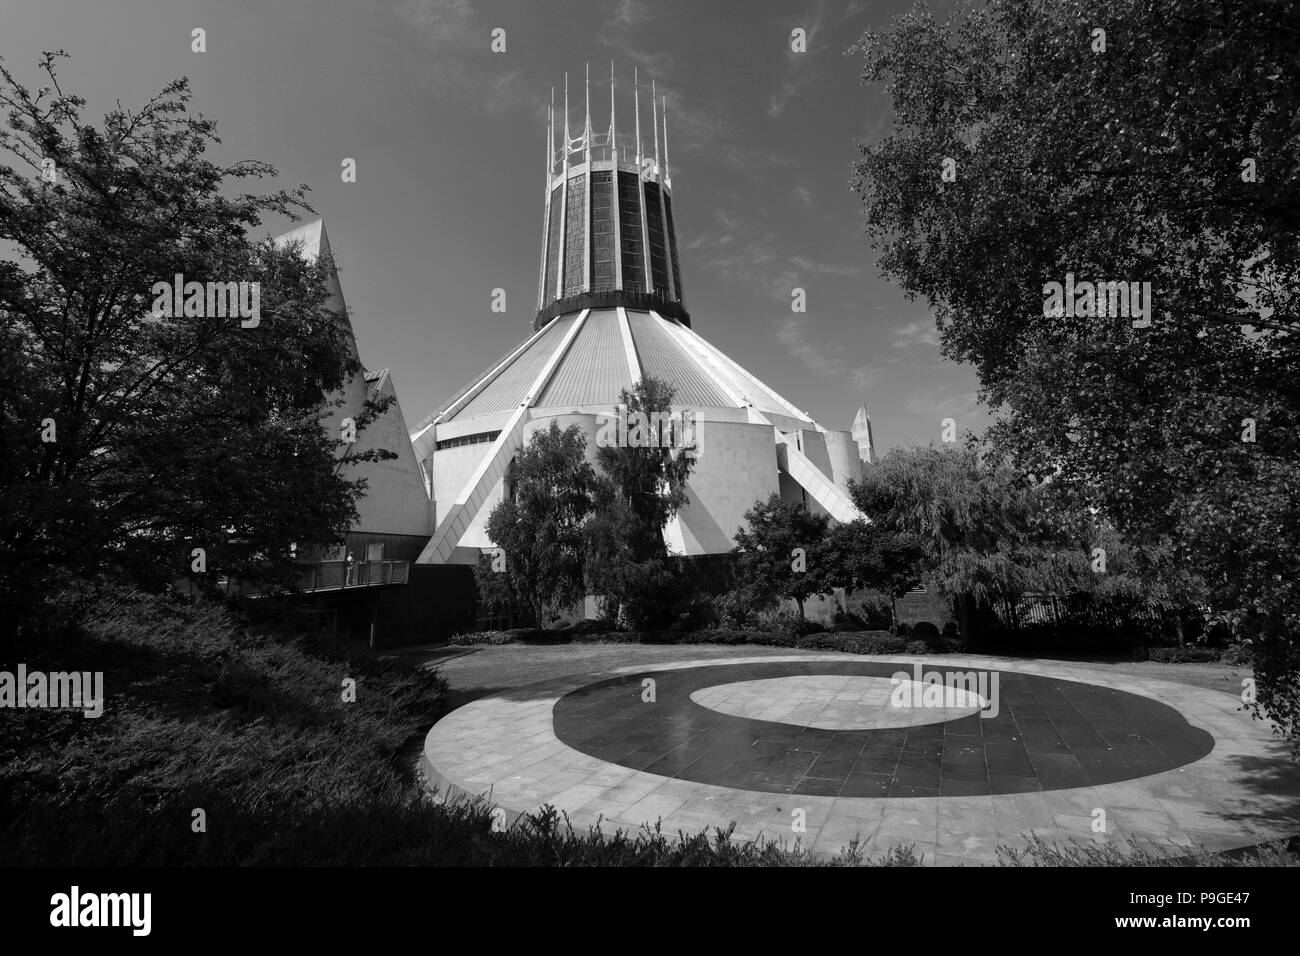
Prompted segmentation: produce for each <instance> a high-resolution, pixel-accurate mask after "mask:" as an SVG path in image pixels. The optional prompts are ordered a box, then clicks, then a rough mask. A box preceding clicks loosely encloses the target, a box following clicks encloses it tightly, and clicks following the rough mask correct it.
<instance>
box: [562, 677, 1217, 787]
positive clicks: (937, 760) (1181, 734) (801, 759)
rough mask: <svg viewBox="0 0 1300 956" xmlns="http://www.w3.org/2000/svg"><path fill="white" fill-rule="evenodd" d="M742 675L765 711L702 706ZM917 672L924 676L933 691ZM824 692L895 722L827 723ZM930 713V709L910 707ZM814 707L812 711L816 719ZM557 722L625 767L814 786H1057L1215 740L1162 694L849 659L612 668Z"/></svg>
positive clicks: (852, 710)
mask: <svg viewBox="0 0 1300 956" xmlns="http://www.w3.org/2000/svg"><path fill="white" fill-rule="evenodd" d="M893 675H898V676H897V679H896V680H894V679H891V678H892V677H893ZM764 678H766V679H764ZM792 678H803V680H802V681H800V680H797V679H795V680H791V679H792ZM647 679H649V680H653V681H654V690H655V695H654V697H655V699H654V701H653V702H650V701H649V700H647V697H648V695H647V694H645V693H644V692H643V686H644V681H646V680H647ZM855 680H856V683H858V684H859V687H857V688H854V689H852V690H850V691H848V692H847V693H845V694H844V697H845V698H846V699H844V700H836V697H838V696H840V692H836V691H834V689H833V688H834V687H835V686H836V685H837V684H838V685H842V684H846V683H847V682H849V681H855ZM722 681H726V682H728V683H725V684H722V683H720V682H722ZM810 681H815V682H817V683H810ZM751 682H752V683H753V684H757V685H759V686H760V688H761V687H762V686H763V685H767V686H768V687H772V686H773V685H774V686H775V687H776V688H778V689H779V690H778V692H777V693H776V694H775V695H774V696H773V697H772V698H771V700H770V705H769V706H770V709H771V713H770V714H768V713H765V714H764V716H767V717H768V719H756V718H753V717H749V716H744V715H736V714H734V713H728V712H726V710H725V708H713V709H711V708H709V707H708V706H706V704H705V702H704V700H700V699H699V698H700V697H701V696H703V697H704V698H705V700H708V699H712V698H713V696H714V695H717V696H719V697H720V696H722V695H724V694H728V691H727V690H726V688H728V687H732V688H734V686H735V684H736V683H740V684H741V686H745V685H746V684H749V683H751ZM819 684H820V685H821V686H819ZM862 684H865V685H866V690H867V692H868V696H867V697H866V700H865V706H864V705H863V704H864V702H863V701H862V698H863V688H862V687H861V685H862ZM927 684H929V685H930V686H932V687H933V688H934V690H933V691H932V692H931V693H930V694H929V695H928V697H930V698H932V699H933V703H932V705H931V706H926V704H927V699H926V697H927V695H926V694H925V688H926V685H927ZM968 688H969V689H968ZM977 689H978V690H983V691H984V693H983V694H976V696H978V697H982V698H987V700H988V704H989V706H987V707H986V708H985V709H983V710H982V711H981V712H976V711H975V710H974V709H973V708H970V707H962V708H960V709H958V708H957V707H956V706H948V705H956V704H958V703H961V704H966V703H967V700H966V698H968V697H969V696H971V694H972V692H975V691H976V690H977ZM895 690H897V692H898V693H897V694H895ZM710 692H713V693H712V694H711V693H710ZM873 692H874V693H873ZM747 697H748V698H749V699H750V700H752V695H747ZM893 703H898V704H899V705H900V706H891V704H893ZM832 708H838V709H836V710H834V711H833V713H835V714H837V715H839V716H840V718H841V719H846V720H848V721H849V722H850V724H852V723H854V722H867V723H868V724H870V722H873V721H874V722H883V723H885V724H890V723H892V724H894V725H895V726H886V727H883V728H881V727H878V726H877V727H875V728H873V729H860V728H848V729H835V728H833V727H832V728H827V727H826V726H825V723H826V719H825V718H826V717H827V713H826V712H827V710H831V709H832ZM927 714H928V715H929V718H930V719H928V720H923V721H922V720H917V722H912V720H913V718H915V717H916V716H917V715H927ZM796 715H797V716H796ZM810 716H813V717H820V718H822V724H823V726H821V727H819V726H817V725H816V724H815V723H812V722H810V721H809V720H808V719H807V718H808V717H810ZM882 718H883V720H882ZM891 718H892V719H891ZM945 718H946V719H945ZM941 721H942V722H941ZM899 724H901V726H898V725H899ZM554 726H555V736H556V737H557V738H558V739H559V740H560V741H561V742H563V743H565V744H568V745H569V746H570V747H572V748H573V749H574V750H578V751H581V752H582V753H585V754H588V755H590V756H592V757H595V758H596V759H598V760H602V761H608V762H610V763H614V764H618V765H620V766H624V767H629V768H631V769H632V770H644V771H646V772H647V773H653V774H660V775H662V776H665V777H672V778H675V779H679V780H693V781H696V782H698V783H708V784H716V785H718V786H723V787H735V788H738V789H741V790H756V791H762V792H766V793H798V794H813V795H816V796H826V797H838V796H844V797H939V796H975V795H989V794H995V793H1025V792H1028V791H1042V790H1063V789H1066V788H1071V787H1082V786H1088V785H1093V784H1105V783H1115V782H1116V781H1120V780H1131V779H1133V778H1135V777H1144V776H1147V775H1148V774H1152V773H1161V772H1163V771H1167V770H1172V769H1174V768H1175V767H1179V766H1181V765H1183V764H1186V763H1190V762H1192V761H1193V760H1199V759H1200V758H1201V757H1204V756H1205V755H1206V754H1208V753H1209V752H1210V751H1211V750H1213V749H1214V738H1213V737H1211V736H1210V735H1209V734H1208V733H1206V732H1205V731H1203V730H1200V729H1198V728H1196V727H1193V726H1191V725H1190V724H1188V722H1187V720H1186V718H1184V717H1183V715H1182V714H1180V713H1179V712H1178V711H1176V710H1174V709H1173V708H1172V707H1170V706H1169V705H1167V704H1162V703H1160V702H1159V701H1155V700H1151V699H1150V698H1146V697H1139V696H1138V695H1136V694H1131V693H1128V692H1126V691H1122V690H1116V689H1115V688H1111V687H1098V686H1096V685H1093V684H1084V683H1079V682H1077V681H1067V680H1060V679H1056V678H1048V677H1040V676H1037V675H1032V674H1016V673H1002V672H1001V671H996V670H989V669H987V668H981V669H979V670H956V669H943V668H929V667H927V668H925V669H923V670H921V671H920V672H917V671H915V670H913V669H911V668H905V669H901V670H900V668H899V666H898V665H897V664H889V663H882V662H861V661H838V662H835V663H828V662H825V661H815V662H810V663H803V662H783V663H775V664H769V663H766V662H763V663H753V664H731V665H711V666H705V667H691V668H673V669H668V670H662V671H647V672H642V673H640V674H635V675H626V676H622V677H615V678H611V679H610V680H605V681H599V682H596V683H593V684H588V685H587V686H585V687H581V688H579V689H577V690H575V691H572V692H570V693H568V694H565V695H564V696H563V697H562V698H560V700H559V702H558V703H557V704H556V705H555V710H554Z"/></svg>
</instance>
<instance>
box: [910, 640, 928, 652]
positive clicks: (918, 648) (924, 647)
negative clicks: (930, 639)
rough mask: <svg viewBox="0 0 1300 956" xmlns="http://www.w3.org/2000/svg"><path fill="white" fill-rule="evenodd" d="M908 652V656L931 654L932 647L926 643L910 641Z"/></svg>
mask: <svg viewBox="0 0 1300 956" xmlns="http://www.w3.org/2000/svg"><path fill="white" fill-rule="evenodd" d="M906 652H907V653H908V654H929V653H930V645H929V644H927V643H926V642H925V641H909V642H908V645H907V648H906Z"/></svg>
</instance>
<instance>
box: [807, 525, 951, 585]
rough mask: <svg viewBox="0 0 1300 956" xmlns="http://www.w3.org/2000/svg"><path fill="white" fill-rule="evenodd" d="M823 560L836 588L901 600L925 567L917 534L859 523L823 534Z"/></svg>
mask: <svg viewBox="0 0 1300 956" xmlns="http://www.w3.org/2000/svg"><path fill="white" fill-rule="evenodd" d="M823 560H824V561H826V562H827V565H828V568H829V569H830V570H829V573H830V574H831V576H832V578H833V580H834V583H835V584H837V585H838V586H840V587H844V588H845V589H847V590H853V591H858V590H869V591H881V592H883V593H885V594H888V595H890V596H891V597H901V596H902V595H904V594H906V593H907V592H908V591H909V590H911V589H912V588H914V587H916V586H917V585H919V584H920V583H921V581H922V580H923V578H924V576H925V573H926V571H927V570H928V567H929V565H928V562H927V554H926V550H925V547H924V543H923V541H922V539H921V538H920V536H919V535H918V534H916V533H915V532H913V531H911V530H907V529H903V528H898V527H887V526H885V525H883V524H882V525H872V524H868V523H867V522H866V521H864V520H862V519H858V520H856V521H849V522H845V523H843V524H838V525H835V526H834V527H833V528H831V529H830V530H829V531H828V532H827V535H826V541H825V546H824V548H823Z"/></svg>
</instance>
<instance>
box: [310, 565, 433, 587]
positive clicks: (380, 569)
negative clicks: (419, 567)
mask: <svg viewBox="0 0 1300 956" xmlns="http://www.w3.org/2000/svg"><path fill="white" fill-rule="evenodd" d="M410 572H411V562H410V561H350V562H349V561H322V562H320V563H319V564H313V565H312V566H311V567H310V568H308V569H306V571H305V572H304V573H303V576H302V578H301V583H300V585H299V586H300V587H301V588H302V589H303V590H304V591H342V590H344V589H345V588H373V587H380V586H382V585H386V584H405V583H406V581H407V578H408V576H409V575H410Z"/></svg>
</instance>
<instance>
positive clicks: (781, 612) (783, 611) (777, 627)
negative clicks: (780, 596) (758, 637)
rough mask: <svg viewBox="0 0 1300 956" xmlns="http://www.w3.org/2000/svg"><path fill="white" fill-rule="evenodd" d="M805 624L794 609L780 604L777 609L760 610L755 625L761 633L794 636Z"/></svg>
mask: <svg viewBox="0 0 1300 956" xmlns="http://www.w3.org/2000/svg"><path fill="white" fill-rule="evenodd" d="M803 623H804V622H803V621H801V620H800V618H799V614H798V612H796V611H795V610H794V608H791V607H787V606H786V605H785V604H780V605H778V606H777V607H772V608H764V609H763V610H760V611H759V612H758V615H757V620H756V622H755V625H756V626H757V628H758V629H759V630H760V631H770V632H772V633H774V634H789V635H792V636H793V635H796V634H798V633H799V628H800V627H802V626H803Z"/></svg>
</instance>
